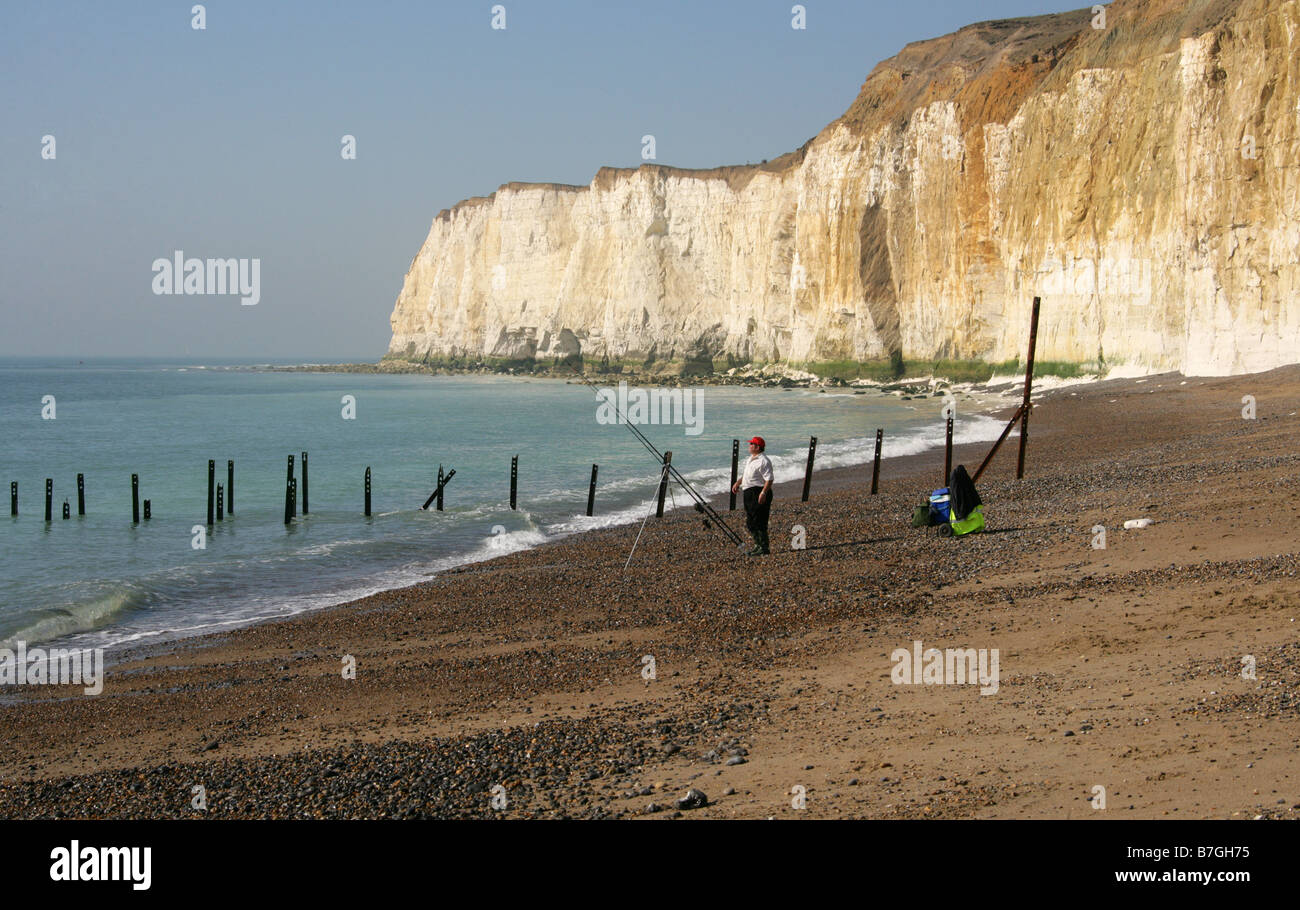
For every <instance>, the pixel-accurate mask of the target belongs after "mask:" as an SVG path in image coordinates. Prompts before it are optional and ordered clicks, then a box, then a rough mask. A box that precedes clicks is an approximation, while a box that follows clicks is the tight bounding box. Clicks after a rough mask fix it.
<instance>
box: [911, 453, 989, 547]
mask: <svg viewBox="0 0 1300 910" xmlns="http://www.w3.org/2000/svg"><path fill="white" fill-rule="evenodd" d="M912 526H913V527H916V528H923V527H927V526H937V527H938V528H939V536H940V537H964V536H966V535H967V534H977V533H979V532H980V531H983V530H984V504H983V503H982V502H981V501H980V495H979V493H977V492H976V491H975V484H974V483H973V482H972V481H971V479H970V475H969V474H967V473H966V466H965V465H960V464H959V465H957V467H955V468H953V469H952V474H951V475H949V477H948V486H946V487H940V488H939V489H937V490H934V491H932V492H931V493H930V498H929V502H928V503H926V504H925V505H920V506H917V507H916V510H915V511H914V512H913V513H912Z"/></svg>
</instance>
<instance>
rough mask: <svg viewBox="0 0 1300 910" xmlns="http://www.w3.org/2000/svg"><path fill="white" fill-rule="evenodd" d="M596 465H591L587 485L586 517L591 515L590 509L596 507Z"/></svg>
mask: <svg viewBox="0 0 1300 910" xmlns="http://www.w3.org/2000/svg"><path fill="white" fill-rule="evenodd" d="M597 470H598V467H597V465H592V466H591V484H590V485H589V486H588V487H587V517H588V518H590V517H591V513H592V511H593V510H594V509H595V508H596V471H597Z"/></svg>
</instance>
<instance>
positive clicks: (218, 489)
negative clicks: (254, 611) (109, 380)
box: [9, 405, 1025, 525]
mask: <svg viewBox="0 0 1300 910" xmlns="http://www.w3.org/2000/svg"><path fill="white" fill-rule="evenodd" d="M1023 411H1024V408H1023V405H1022V406H1021V407H1020V408H1017V409H1016V413H1015V416H1014V417H1013V418H1012V421H1011V423H1010V424H1008V426H1007V430H1006V431H1004V432H1003V434H1002V438H1000V439H999V440H998V442H997V444H995V446H994V449H993V451H994V452H995V451H997V446H998V445H1001V443H1002V440H1003V439H1005V438H1006V435H1007V433H1008V432H1010V428H1011V426H1013V425H1014V424H1015V421H1016V420H1020V419H1022V416H1023V413H1022V412H1023ZM952 432H953V421H952V418H951V417H949V418H948V421H947V436H946V440H945V444H944V469H943V470H944V478H945V480H944V482H945V483H946V482H947V477H948V476H949V475H950V474H951V473H952ZM884 438H885V431H884V430H883V429H877V430H876V448H875V455H874V458H873V459H872V465H871V495H872V496H875V495H877V494H878V493H879V491H880V452H881V446H882V444H883V442H884ZM1024 438H1025V437H1024V435H1023V434H1022V436H1021V459H1020V463H1019V468H1018V470H1017V473H1016V476H1017V477H1021V476H1023V472H1024V454H1023V451H1024ZM816 457H817V437H816V436H811V437H809V439H808V458H807V462H806V464H805V466H804V475H803V495H802V497H801V498H802V501H803V502H807V501H808V495H809V492H810V491H811V489H812V474H813V463H814V461H815V460H816ZM988 457H989V458H992V457H993V452H990V453H989V456H988ZM672 458H673V453H672V452H671V451H669V452H665V453H664V460H663V465H664V470H663V472H662V473H661V475H660V481H659V489H658V496H657V502H656V508H655V515H656V516H657V517H659V518H662V517H663V514H664V498H665V496H666V494H667V492H668V466H669V465H670V464H672ZM307 464H308V462H307V453H306V452H303V453H302V460H301V461H300V462H299V465H300V471H301V475H302V481H301V484H300V483H299V479H298V477H295V476H294V457H293V456H292V455H290V456H288V461H287V465H286V470H285V482H284V521H285V524H289V523H291V522H292V521H293V520H294V519H295V518H297V517H298V514H299V513H298V503H299V499H300V497H299V492H300V491H301V494H302V495H301V502H302V514H303V515H306V514H308V512H309V511H310V504H309V500H308V496H309V486H308V470H307ZM987 464H988V459H985V463H984V464H983V465H981V466H980V469H979V471H978V472H976V474H975V477H979V475H980V473H982V472H983V470H984V467H985V466H986V465H987ZM599 472H600V466H599V465H596V464H593V465H592V466H591V481H590V483H589V484H588V486H587V515H588V516H590V515H592V514H594V512H595V507H596V478H597V476H598V475H599ZM455 473H456V472H455V470H452V471H450V472H447V473H444V471H443V466H442V465H438V484H437V487H436V489H435V490H434V491H433V493H431V494H430V495H429V499H428V500H427V501H426V502H425V504H424V506H423V507H422V508H424V509H427V508H429V506H430V505H434V507H435V508H436V509H437V510H438V511H439V512H441V511H442V510H443V502H444V499H443V496H444V491H445V489H446V486H447V483H448V481H450V480H451V478H452V476H453V475H454V474H455ZM739 476H740V440H739V439H733V440H732V441H731V486H732V487H734V486H735V483H736V479H737V478H738V477H739ZM364 496H365V506H364V514H365V516H366V517H367V518H369V517H370V516H371V473H370V468H369V467H368V466H367V468H366V472H365V480H364ZM518 498H519V456H518V455H515V456H513V457H512V458H511V459H510V508H511V509H517V508H518ZM53 500H54V480H53V478H48V477H47V478H46V479H45V520H46V521H50V520H51V519H52V516H53ZM207 503H208V510H207V519H208V520H207V523H208V525H212V524H214V523H215V522H220V521H224V520H225V516H226V515H231V516H233V515H234V514H235V462H234V460H233V459H232V460H229V461H227V462H226V483H225V484H224V485H222V484H219V483H216V461H215V460H213V459H209V460H208V499H207ZM143 504H144V520H145V521H148V520H149V519H150V518H151V517H152V509H151V502H150V500H148V499H146V500H144V501H143ZM140 506H141V500H140V475H139V474H132V475H131V522H132V523H133V524H139V523H140V517H141V516H140ZM729 508H730V509H731V511H735V509H736V494H735V492H732V493H730V503H729ZM9 514H10V515H17V514H18V482H17V481H13V482H11V483H10V484H9ZM77 514H78V515H85V514H86V479H85V475H84V474H78V475H77ZM63 517H64V518H69V517H71V507H70V505H69V504H68V503H67V502H66V501H65V502H64V503H63Z"/></svg>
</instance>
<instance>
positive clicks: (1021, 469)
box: [1016, 297, 1041, 480]
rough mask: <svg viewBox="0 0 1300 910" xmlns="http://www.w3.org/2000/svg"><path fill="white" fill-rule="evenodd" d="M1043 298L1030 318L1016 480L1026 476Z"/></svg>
mask: <svg viewBox="0 0 1300 910" xmlns="http://www.w3.org/2000/svg"><path fill="white" fill-rule="evenodd" d="M1040 302H1041V298H1038V297H1035V298H1034V312H1033V315H1032V316H1030V318H1029V356H1028V361H1029V362H1028V363H1027V364H1025V400H1024V403H1023V404H1021V406H1020V409H1021V410H1020V457H1019V458H1018V459H1017V461H1016V480H1020V479H1021V478H1023V477H1024V476H1025V445H1026V444H1027V443H1028V442H1029V411H1030V409H1031V408H1032V407H1033V405H1031V404H1030V403H1029V394H1030V391H1031V390H1032V388H1033V385H1034V347H1035V346H1036V345H1037V342H1038V306H1039V303H1040Z"/></svg>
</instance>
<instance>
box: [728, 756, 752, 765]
mask: <svg viewBox="0 0 1300 910" xmlns="http://www.w3.org/2000/svg"><path fill="white" fill-rule="evenodd" d="M746 761H748V759H746V758H745V757H744V756H743V755H733V756H731V758H729V759H727V761H726V763H727V764H728V765H743V764H744V763H745V762H746Z"/></svg>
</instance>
